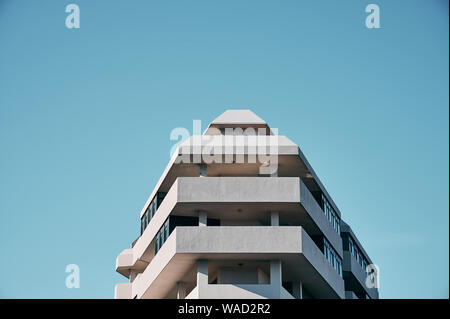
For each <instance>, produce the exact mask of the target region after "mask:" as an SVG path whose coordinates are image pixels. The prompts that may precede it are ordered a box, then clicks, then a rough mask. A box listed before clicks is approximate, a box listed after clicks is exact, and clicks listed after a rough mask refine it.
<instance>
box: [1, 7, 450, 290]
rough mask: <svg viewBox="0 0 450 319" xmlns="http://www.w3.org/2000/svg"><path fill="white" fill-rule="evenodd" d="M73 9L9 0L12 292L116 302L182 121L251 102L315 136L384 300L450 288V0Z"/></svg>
mask: <svg viewBox="0 0 450 319" xmlns="http://www.w3.org/2000/svg"><path fill="white" fill-rule="evenodd" d="M69 3H71V2H70V1H66V2H65V1H61V0H52V1H50V0H49V1H12V0H0V147H1V156H0V161H1V162H0V163H1V165H0V214H1V215H0V258H1V263H0V297H3V298H5V297H10V298H18V297H20V298H22V297H24V298H53V297H58V298H94V297H95V298H111V297H113V295H114V285H115V284H116V283H117V282H125V281H126V279H125V278H124V277H122V276H121V275H119V274H117V273H116V272H115V271H114V267H115V258H116V256H117V254H118V253H120V251H121V250H122V249H124V248H127V247H129V245H130V243H131V242H132V241H133V240H134V239H135V238H136V237H137V236H138V234H139V212H140V210H141V209H142V207H143V205H144V203H145V201H146V199H147V197H148V195H149V194H150V192H151V191H152V189H153V187H154V186H155V184H156V182H157V180H158V178H159V176H160V174H161V173H162V171H163V169H164V167H165V166H166V165H167V162H168V160H169V152H170V148H171V147H172V145H173V144H174V142H173V141H170V139H169V134H170V131H171V130H172V129H173V128H175V127H186V128H189V129H190V130H191V128H192V120H193V119H200V120H202V121H203V126H204V127H205V126H206V125H207V124H208V123H209V122H210V121H211V120H213V119H214V118H215V117H216V116H218V115H219V114H221V113H222V112H223V111H224V110H225V109H227V108H251V109H252V110H253V111H254V112H256V113H257V114H258V115H259V116H260V117H262V118H263V119H265V120H266V121H267V122H268V123H269V125H271V126H272V127H276V128H278V129H279V133H280V134H281V135H286V136H288V137H289V138H290V139H292V140H293V141H294V142H296V143H297V144H298V145H300V147H301V148H302V150H303V152H304V153H305V155H306V156H307V158H308V159H309V161H310V163H311V165H312V166H313V167H314V169H315V171H316V173H317V174H318V175H319V177H320V179H321V180H322V182H323V183H324V185H325V187H326V188H327V189H328V191H329V193H330V195H331V196H332V197H333V199H334V201H335V202H336V204H337V205H338V207H339V208H340V210H341V212H342V215H343V218H344V220H346V221H347V222H348V223H349V224H350V225H351V226H352V228H353V229H354V230H355V232H356V235H357V236H358V237H359V239H360V241H361V242H362V244H363V245H364V247H365V248H366V250H367V251H368V253H369V255H370V256H371V257H372V259H373V260H374V261H375V262H376V263H377V264H378V265H379V267H380V281H381V282H380V284H381V288H380V295H381V297H382V298H422V297H423V298H441V297H445V298H448V296H449V255H448V252H449V246H448V243H449V226H448V225H449V196H448V192H449V120H448V116H449V106H448V105H449V94H448V85H449V73H448V68H449V63H448V57H449V51H448V47H449V43H448V36H449V34H448V23H449V22H448V18H449V10H448V1H437V0H434V1H431V0H430V1H425V0H422V1H411V0H409V1H375V0H367V1H313V0H308V1H301V2H300V1H294V0H292V1H275V0H270V1H267V0H266V1H262V0H245V1H243V0H226V1H225V0H222V1H216V0H215V1H211V0H192V1H184V0H183V1H180V0H172V1H87V0H76V1H73V3H76V4H78V5H79V7H80V10H81V28H80V29H78V30H69V29H67V28H66V27H65V19H66V16H67V13H65V6H66V5H67V4H69ZM369 3H376V4H378V5H379V6H380V10H381V29H370V30H369V29H367V28H366V27H365V24H364V21H365V18H366V15H367V14H366V13H365V6H366V5H367V4H369ZM72 263H74V264H78V265H79V266H80V270H81V273H80V275H81V282H80V284H81V288H79V289H67V288H66V287H65V278H66V275H67V274H66V273H65V266H66V265H67V264H72Z"/></svg>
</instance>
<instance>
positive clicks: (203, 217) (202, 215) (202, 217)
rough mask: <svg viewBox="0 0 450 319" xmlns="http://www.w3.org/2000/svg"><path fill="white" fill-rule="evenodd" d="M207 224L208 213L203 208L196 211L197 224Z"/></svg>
mask: <svg viewBox="0 0 450 319" xmlns="http://www.w3.org/2000/svg"><path fill="white" fill-rule="evenodd" d="M207 224H208V214H207V213H206V212H205V211H204V210H199V211H198V225H199V226H206V225H207Z"/></svg>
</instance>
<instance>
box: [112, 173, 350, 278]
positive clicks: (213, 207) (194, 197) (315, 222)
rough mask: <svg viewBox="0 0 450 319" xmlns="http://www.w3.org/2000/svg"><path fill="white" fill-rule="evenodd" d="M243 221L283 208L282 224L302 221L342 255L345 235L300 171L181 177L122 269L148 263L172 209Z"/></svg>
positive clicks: (259, 221)
mask: <svg viewBox="0 0 450 319" xmlns="http://www.w3.org/2000/svg"><path fill="white" fill-rule="evenodd" d="M198 210H204V211H206V212H207V213H208V218H213V219H220V220H221V222H222V221H223V223H226V222H227V221H228V220H233V221H234V222H235V223H237V224H238V225H239V223H240V224H241V225H244V224H249V223H250V224H251V223H256V224H253V226H256V225H270V213H269V212H270V211H279V214H280V221H281V222H283V225H301V226H302V227H304V228H305V230H306V231H307V232H308V234H310V235H311V236H322V235H323V236H325V237H326V238H327V239H328V241H329V242H330V244H331V245H332V247H333V248H334V249H335V251H336V252H337V254H338V255H339V256H341V255H342V240H341V238H340V237H339V235H338V234H337V233H336V232H335V230H334V229H333V227H332V225H331V224H330V223H329V222H328V220H327V219H326V217H325V215H324V213H323V212H322V209H321V208H320V206H319V205H318V204H317V202H316V200H315V199H314V197H313V196H312V194H311V193H310V192H309V190H308V188H307V187H306V186H305V184H304V183H303V182H302V181H301V180H300V178H298V177H180V178H178V179H177V180H176V181H175V182H174V184H173V185H172V187H171V188H170V190H169V192H168V193H167V195H166V197H165V199H164V201H163V202H162V204H161V206H160V207H159V208H158V210H157V211H156V213H155V214H154V216H153V218H152V220H151V221H150V223H149V225H148V226H147V228H146V229H145V230H144V232H143V234H142V236H141V237H140V238H139V239H138V240H137V241H136V243H135V245H134V247H133V251H132V254H131V253H129V252H128V254H131V255H132V259H130V257H127V258H126V259H125V260H127V262H128V265H124V264H121V265H120V267H119V268H117V266H116V269H118V271H119V270H120V271H119V272H121V273H123V274H126V273H127V268H128V269H130V270H136V267H137V266H138V265H137V263H139V262H140V263H141V265H140V267H139V269H140V270H142V266H143V265H146V264H147V263H149V262H150V261H151V260H152V258H154V255H155V249H154V247H155V243H154V238H155V236H156V234H157V233H158V231H159V230H160V229H161V227H162V226H163V224H164V223H165V221H166V219H167V217H168V216H169V215H170V214H176V215H180V216H197V214H198V213H197V211H198Z"/></svg>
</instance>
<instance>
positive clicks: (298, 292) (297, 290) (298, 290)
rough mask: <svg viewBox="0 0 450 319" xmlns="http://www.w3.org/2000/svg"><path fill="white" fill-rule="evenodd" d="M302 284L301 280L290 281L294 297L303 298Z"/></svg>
mask: <svg viewBox="0 0 450 319" xmlns="http://www.w3.org/2000/svg"><path fill="white" fill-rule="evenodd" d="M302 290H303V284H302V282H301V281H294V282H293V283H292V295H293V296H294V298H295V299H303V293H302Z"/></svg>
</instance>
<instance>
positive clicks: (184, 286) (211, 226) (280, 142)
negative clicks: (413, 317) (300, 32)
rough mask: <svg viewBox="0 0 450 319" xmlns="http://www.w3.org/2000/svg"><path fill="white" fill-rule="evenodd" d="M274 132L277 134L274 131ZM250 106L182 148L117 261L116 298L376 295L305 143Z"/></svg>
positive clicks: (363, 254)
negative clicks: (122, 280) (120, 278)
mask: <svg viewBox="0 0 450 319" xmlns="http://www.w3.org/2000/svg"><path fill="white" fill-rule="evenodd" d="M275 133H276V132H275ZM275 133H274V129H271V128H270V127H269V126H268V125H267V123H266V122H265V121H264V120H262V119H261V118H260V117H258V116H257V115H256V114H254V113H253V112H252V111H250V110H228V111H226V112H225V113H223V114H222V115H220V116H219V117H217V118H216V119H215V120H214V121H212V122H211V123H210V125H209V126H208V128H207V129H206V130H205V132H204V133H203V135H200V136H192V137H190V138H189V139H188V140H186V141H185V142H183V143H181V144H180V145H179V146H178V149H177V151H176V152H175V153H174V154H173V156H172V158H171V160H170V162H169V164H168V165H167V167H166V169H165V170H164V172H163V173H162V176H161V178H160V179H159V181H158V182H157V183H156V186H155V188H154V189H153V191H152V193H151V195H150V196H149V198H148V200H147V202H146V204H145V206H144V207H143V209H142V211H141V213H140V230H139V232H140V235H139V237H138V238H137V239H136V240H134V241H133V243H132V244H131V247H130V248H127V249H125V250H123V251H122V252H121V253H120V254H119V255H118V257H117V259H116V271H117V272H119V273H120V274H122V275H123V276H125V277H126V278H127V279H128V282H127V283H119V284H117V285H116V287H115V298H120V299H122V298H174V299H175V298H177V299H184V298H186V299H198V298H212V299H215V298H220V299H227V298H251V299H254V298H282V299H308V298H340V299H344V298H378V290H377V288H376V287H373V288H372V287H371V285H367V280H368V279H367V278H368V274H367V273H366V270H367V266H368V265H370V264H372V261H371V259H370V258H369V256H368V255H367V253H366V252H365V250H364V249H363V247H362V246H361V244H360V243H359V241H358V239H357V238H356V236H355V234H354V233H353V231H352V229H351V228H350V227H349V226H348V225H347V224H346V223H345V222H344V221H342V219H341V212H340V211H339V209H338V208H337V206H336V205H335V203H334V202H333V200H332V199H331V197H330V195H329V194H328V193H327V191H326V189H325V187H324V186H323V185H322V183H321V182H320V180H319V178H318V177H317V175H316V174H315V172H314V170H313V169H312V167H311V165H310V164H309V163H308V161H307V160H306V158H305V156H304V155H303V153H302V152H301V150H300V148H299V147H298V146H297V145H296V144H295V143H294V142H292V141H291V140H290V139H288V138H287V137H285V136H280V135H277V134H275Z"/></svg>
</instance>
